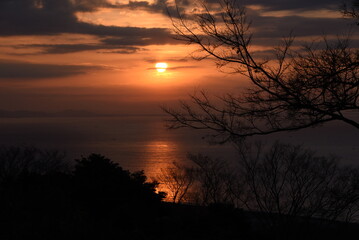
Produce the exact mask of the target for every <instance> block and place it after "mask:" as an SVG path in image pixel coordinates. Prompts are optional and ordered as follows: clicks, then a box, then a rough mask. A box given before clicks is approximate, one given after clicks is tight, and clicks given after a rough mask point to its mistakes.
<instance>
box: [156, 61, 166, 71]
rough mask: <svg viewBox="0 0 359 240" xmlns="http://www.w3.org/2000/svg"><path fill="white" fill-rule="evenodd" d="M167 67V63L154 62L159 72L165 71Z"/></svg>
mask: <svg viewBox="0 0 359 240" xmlns="http://www.w3.org/2000/svg"><path fill="white" fill-rule="evenodd" d="M167 68H168V64H167V63H156V69H157V72H160V73H163V72H166V70H167Z"/></svg>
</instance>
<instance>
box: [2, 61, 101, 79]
mask: <svg viewBox="0 0 359 240" xmlns="http://www.w3.org/2000/svg"><path fill="white" fill-rule="evenodd" d="M100 69H103V68H102V67H99V66H82V65H53V64H36V63H28V62H21V61H7V60H0V80H1V79H41V78H56V77H68V76H74V75H79V74H85V73H86V72H88V71H91V70H100Z"/></svg>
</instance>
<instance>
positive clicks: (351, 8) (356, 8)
mask: <svg viewBox="0 0 359 240" xmlns="http://www.w3.org/2000/svg"><path fill="white" fill-rule="evenodd" d="M342 12H343V15H344V16H346V17H350V18H354V19H357V20H358V19H359V1H358V0H352V1H350V3H349V4H348V3H347V2H344V3H343V6H342ZM358 24H359V23H358Z"/></svg>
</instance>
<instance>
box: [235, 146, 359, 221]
mask: <svg viewBox="0 0 359 240" xmlns="http://www.w3.org/2000/svg"><path fill="white" fill-rule="evenodd" d="M238 149H239V153H240V164H241V167H240V168H239V171H240V174H239V176H240V180H239V183H238V187H237V191H236V192H237V198H238V199H239V200H240V201H241V202H242V203H243V204H244V206H245V207H246V208H247V209H249V210H254V211H260V212H262V213H267V214H278V216H282V217H285V221H288V218H286V217H287V216H289V217H290V218H293V217H298V216H300V217H319V218H323V219H329V220H346V221H353V220H355V217H356V215H357V214H358V210H359V209H358V207H359V185H358V177H359V171H358V169H357V168H343V167H340V166H339V164H338V159H336V158H334V157H331V158H327V157H317V156H315V154H314V153H313V152H312V151H309V150H305V149H303V148H301V147H300V146H291V145H285V144H279V143H275V144H274V145H273V146H271V147H270V149H269V150H267V151H265V150H264V148H263V146H261V145H256V146H255V147H250V146H248V145H244V144H242V145H241V146H240V147H239V148H238ZM272 219H273V218H272ZM280 219H281V218H276V220H280Z"/></svg>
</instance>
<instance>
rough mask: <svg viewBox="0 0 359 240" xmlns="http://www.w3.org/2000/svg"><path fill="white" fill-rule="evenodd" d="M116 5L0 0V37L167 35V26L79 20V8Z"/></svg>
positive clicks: (91, 0) (94, 0) (100, 0)
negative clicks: (100, 23)
mask: <svg viewBox="0 0 359 240" xmlns="http://www.w3.org/2000/svg"><path fill="white" fill-rule="evenodd" d="M98 7H116V6H113V5H110V4H109V3H107V1H105V0H75V1H73V0H2V1H0V36H12V35H51V34H59V33H79V34H91V35H97V36H118V37H120V36H122V37H137V38H140V39H141V38H152V37H153V36H157V37H168V36H169V35H170V33H169V31H168V30H167V29H163V28H136V27H117V26H104V25H95V24H90V23H86V22H81V21H79V20H78V19H77V17H76V12H79V11H95V10H96V9H97V8H98Z"/></svg>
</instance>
